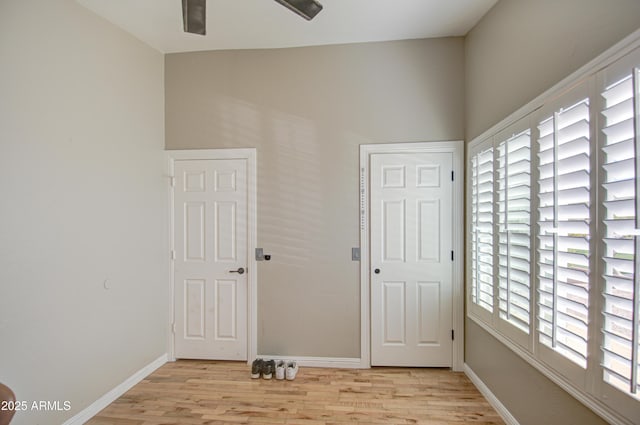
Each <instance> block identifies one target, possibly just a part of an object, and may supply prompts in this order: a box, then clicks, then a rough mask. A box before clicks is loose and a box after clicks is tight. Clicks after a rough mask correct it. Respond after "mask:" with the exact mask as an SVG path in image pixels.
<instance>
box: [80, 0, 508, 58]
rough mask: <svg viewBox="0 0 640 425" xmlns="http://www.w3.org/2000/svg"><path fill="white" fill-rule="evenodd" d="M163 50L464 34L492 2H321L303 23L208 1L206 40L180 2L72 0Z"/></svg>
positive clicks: (285, 14) (263, 0)
mask: <svg viewBox="0 0 640 425" xmlns="http://www.w3.org/2000/svg"><path fill="white" fill-rule="evenodd" d="M76 1H77V2H78V3H80V4H81V5H83V6H85V7H87V8H88V9H90V10H92V11H93V12H95V13H97V14H98V15H100V16H102V17H104V18H105V19H107V20H108V21H111V22H112V23H114V24H115V25H117V26H119V27H121V28H122V29H124V30H125V31H128V32H130V33H131V34H133V35H134V36H136V37H137V38H139V39H140V40H142V41H144V42H145V43H147V44H149V45H150V46H152V47H154V48H155V49H157V50H159V51H161V52H163V53H176V52H190V51H198V50H224V49H265V48H281V47H298V46H316V45H323V44H344V43H361V42H369V41H387V40H406V39H414V38H432V37H448V36H462V35H465V34H466V33H467V32H468V31H469V30H470V29H471V28H473V26H474V25H475V24H476V23H477V22H478V21H479V20H480V18H481V17H482V16H483V15H484V14H485V13H486V12H487V11H488V10H489V9H490V8H491V7H492V6H493V5H494V4H495V3H496V1H497V0H319V1H320V3H322V5H323V6H324V9H323V10H322V11H321V12H320V13H319V14H318V15H317V16H316V17H315V19H313V20H312V21H306V20H304V19H302V18H301V17H299V16H297V15H296V14H294V13H292V12H291V11H289V10H288V9H286V8H285V7H283V6H281V5H279V4H278V3H276V2H275V1H273V0H208V1H207V35H206V36H200V35H195V34H187V33H184V32H183V31H182V9H181V7H182V2H181V0H76Z"/></svg>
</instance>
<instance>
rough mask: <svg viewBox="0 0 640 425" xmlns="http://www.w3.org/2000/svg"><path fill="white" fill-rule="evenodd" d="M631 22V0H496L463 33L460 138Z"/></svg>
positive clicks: (635, 4) (637, 11)
mask: <svg viewBox="0 0 640 425" xmlns="http://www.w3.org/2000/svg"><path fill="white" fill-rule="evenodd" d="M638 27H640V1H638V0H501V1H499V2H498V3H497V5H496V6H494V7H493V9H491V10H490V11H489V13H488V14H487V15H485V17H484V18H483V19H482V20H481V21H480V22H479V23H478V24H477V25H476V27H475V28H474V29H473V30H472V31H471V32H470V33H469V34H468V35H467V37H466V39H465V60H466V72H465V80H466V85H465V97H466V100H465V106H466V118H465V119H466V122H465V126H466V140H468V141H470V140H472V139H473V138H474V137H477V136H479V135H480V134H481V133H482V132H483V131H485V130H487V129H488V128H489V127H491V126H492V125H494V124H496V123H498V122H499V121H500V120H502V119H504V118H506V117H507V116H508V115H509V114H510V113H512V112H514V111H515V110H516V109H518V108H520V107H521V106H523V105H525V104H526V103H527V102H529V101H531V100H533V99H534V98H535V97H536V96H538V95H540V94H542V93H543V92H544V91H545V90H547V89H548V88H550V87H551V86H553V85H554V84H555V83H557V82H559V81H560V80H562V79H563V78H564V77H566V76H568V75H569V74H571V73H572V72H573V71H575V70H576V69H578V68H580V67H581V66H582V65H584V64H586V63H587V62H589V61H590V60H591V59H593V58H594V57H596V56H597V55H598V54H599V53H601V52H603V51H604V50H606V49H607V48H609V47H611V46H612V45H613V44H615V43H616V42H617V41H619V40H621V39H622V38H624V37H625V36H626V35H628V34H630V33H631V32H633V31H634V30H635V29H637V28H638Z"/></svg>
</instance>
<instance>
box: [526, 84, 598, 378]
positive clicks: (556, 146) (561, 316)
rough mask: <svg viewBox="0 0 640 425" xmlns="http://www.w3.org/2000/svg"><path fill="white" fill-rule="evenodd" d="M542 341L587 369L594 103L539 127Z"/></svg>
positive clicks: (562, 111)
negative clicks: (591, 156) (592, 119)
mask: <svg viewBox="0 0 640 425" xmlns="http://www.w3.org/2000/svg"><path fill="white" fill-rule="evenodd" d="M538 131H539V136H538V141H537V142H538V152H539V153H538V160H539V166H538V171H539V180H538V194H539V195H538V196H539V199H538V201H539V204H538V241H537V242H538V250H537V252H538V259H537V263H538V264H537V266H538V281H539V288H538V295H539V297H538V337H539V342H540V343H541V344H543V345H544V346H546V347H549V348H550V349H551V350H553V351H554V352H555V353H557V354H560V355H561V356H562V357H563V358H566V359H568V360H571V361H572V362H573V363H575V364H576V365H578V366H579V367H580V368H586V363H587V335H588V329H587V325H588V315H589V312H588V306H589V274H590V269H589V256H590V248H589V239H590V210H589V208H590V124H589V98H588V97H584V98H580V99H579V100H578V101H575V100H574V101H573V102H571V103H569V104H566V105H562V107H560V108H555V109H554V110H553V111H551V112H550V113H548V114H547V116H546V117H545V118H544V119H542V120H540V121H539V124H538Z"/></svg>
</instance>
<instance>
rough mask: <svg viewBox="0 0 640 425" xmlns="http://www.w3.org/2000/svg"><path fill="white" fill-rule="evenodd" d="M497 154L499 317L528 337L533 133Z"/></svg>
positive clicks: (521, 135) (502, 145) (512, 141)
mask: <svg viewBox="0 0 640 425" xmlns="http://www.w3.org/2000/svg"><path fill="white" fill-rule="evenodd" d="M497 155H498V164H497V165H498V168H497V180H498V204H497V206H498V211H497V214H498V220H497V221H498V303H499V317H500V319H502V320H505V321H507V322H508V323H510V324H512V325H513V326H515V327H516V328H518V329H520V330H521V331H523V332H525V333H527V334H528V333H529V311H530V273H531V270H530V263H531V254H530V248H531V244H530V226H531V223H530V216H531V213H530V211H531V130H530V129H527V130H526V131H523V132H521V133H519V134H516V135H512V136H510V137H509V138H508V139H507V140H505V141H503V142H500V143H499V144H498V147H497Z"/></svg>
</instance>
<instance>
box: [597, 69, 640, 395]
mask: <svg viewBox="0 0 640 425" xmlns="http://www.w3.org/2000/svg"><path fill="white" fill-rule="evenodd" d="M639 79H640V71H639V70H638V68H634V69H629V73H628V74H627V75H624V76H623V77H622V78H620V79H618V80H617V81H613V82H611V83H610V84H607V85H606V87H602V89H603V90H602V93H601V96H602V98H603V101H602V110H601V116H602V120H603V125H602V133H601V135H602V137H601V140H600V148H601V151H602V158H603V161H602V163H601V181H602V191H601V201H602V204H603V208H604V215H603V220H602V224H603V225H602V235H603V242H604V243H603V249H604V252H603V253H602V257H603V270H602V274H603V279H604V287H603V288H602V291H603V296H604V309H603V312H602V314H603V321H604V323H603V326H602V332H603V342H602V356H603V357H602V368H603V379H604V381H605V382H606V383H608V384H610V385H612V386H614V387H616V388H618V389H619V390H621V391H623V392H624V393H626V394H629V395H631V396H632V397H635V398H637V399H640V385H639V383H638V379H639V378H640V376H639V375H640V371H639V369H640V362H639V360H638V349H639V344H640V340H639V339H640V338H639V335H638V333H639V329H638V326H639V323H638V322H639V320H638V314H639V312H638V302H639V301H638V297H639V294H638V282H637V281H638V275H637V271H638V266H639V264H638V263H639V259H638V256H637V254H638V243H639V236H638V235H639V232H638V230H637V229H639V228H640V222H639V221H640V220H639V219H640V217H638V214H637V211H638V201H639V199H638V196H637V195H638V193H637V192H638V180H637V177H638V175H637V170H638V155H637V153H638V148H639V145H638V137H637V134H636V131H635V126H636V125H638V124H640V119H638V114H639V111H638V104H639V102H640V100H639V89H638V84H639V83H640V80H639Z"/></svg>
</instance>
